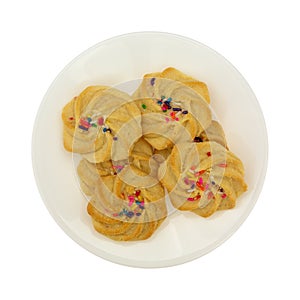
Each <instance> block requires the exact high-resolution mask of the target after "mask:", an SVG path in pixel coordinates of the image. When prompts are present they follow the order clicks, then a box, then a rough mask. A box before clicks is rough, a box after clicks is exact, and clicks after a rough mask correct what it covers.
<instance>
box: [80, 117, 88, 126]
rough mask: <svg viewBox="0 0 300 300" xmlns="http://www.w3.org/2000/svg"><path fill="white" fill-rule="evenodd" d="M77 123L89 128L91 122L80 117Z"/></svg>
mask: <svg viewBox="0 0 300 300" xmlns="http://www.w3.org/2000/svg"><path fill="white" fill-rule="evenodd" d="M79 123H80V125H81V126H84V127H86V128H90V127H91V124H90V123H89V122H88V121H86V120H84V119H82V118H81V119H80V120H79Z"/></svg>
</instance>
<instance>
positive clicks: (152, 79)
mask: <svg viewBox="0 0 300 300" xmlns="http://www.w3.org/2000/svg"><path fill="white" fill-rule="evenodd" d="M154 83H155V78H154V77H153V78H151V80H150V84H151V85H152V86H153V85H154Z"/></svg>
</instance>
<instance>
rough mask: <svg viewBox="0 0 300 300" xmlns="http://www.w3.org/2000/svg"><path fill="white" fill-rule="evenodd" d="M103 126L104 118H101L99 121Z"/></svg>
mask: <svg viewBox="0 0 300 300" xmlns="http://www.w3.org/2000/svg"><path fill="white" fill-rule="evenodd" d="M103 124H104V118H103V117H100V118H99V119H98V125H100V126H103Z"/></svg>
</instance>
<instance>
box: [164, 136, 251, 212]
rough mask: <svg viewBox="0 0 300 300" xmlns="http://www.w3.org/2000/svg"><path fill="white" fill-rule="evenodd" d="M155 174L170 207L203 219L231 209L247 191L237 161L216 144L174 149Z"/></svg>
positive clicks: (241, 168) (240, 165)
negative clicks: (163, 189) (164, 190)
mask: <svg viewBox="0 0 300 300" xmlns="http://www.w3.org/2000/svg"><path fill="white" fill-rule="evenodd" d="M159 173H160V176H161V178H162V179H161V182H162V183H163V185H164V186H165V187H166V189H167V190H168V192H169V196H170V199H171V202H172V204H173V205H174V207H176V208H177V209H179V210H188V211H192V212H194V213H196V214H198V215H200V216H203V217H208V216H210V215H212V214H213V213H214V212H215V211H216V210H218V209H226V208H232V207H234V206H235V203H236V199H237V197H239V196H240V195H241V194H242V193H243V192H245V191H246V189H247V185H246V184H245V182H244V167H243V164H242V162H241V160H240V159H239V158H237V157H236V156H235V155H234V154H233V153H232V152H230V151H228V150H227V149H226V148H224V147H223V146H222V145H220V144H218V143H216V142H202V143H184V144H178V145H175V146H174V148H173V150H172V153H171V154H170V156H169V157H168V160H167V163H166V164H165V165H163V166H161V168H160V169H159Z"/></svg>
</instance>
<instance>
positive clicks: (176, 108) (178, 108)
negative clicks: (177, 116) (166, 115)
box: [172, 107, 182, 111]
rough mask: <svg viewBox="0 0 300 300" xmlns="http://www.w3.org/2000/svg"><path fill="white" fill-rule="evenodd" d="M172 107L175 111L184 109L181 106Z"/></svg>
mask: <svg viewBox="0 0 300 300" xmlns="http://www.w3.org/2000/svg"><path fill="white" fill-rule="evenodd" d="M172 109H173V111H182V109H181V108H180V107H173V108H172Z"/></svg>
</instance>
